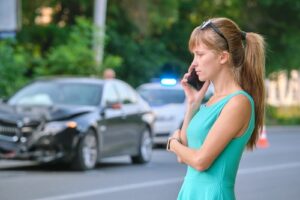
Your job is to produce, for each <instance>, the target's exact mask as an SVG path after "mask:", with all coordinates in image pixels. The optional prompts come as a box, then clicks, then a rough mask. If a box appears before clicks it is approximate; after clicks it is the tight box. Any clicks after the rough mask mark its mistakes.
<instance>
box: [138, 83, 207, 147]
mask: <svg viewBox="0 0 300 200" xmlns="http://www.w3.org/2000/svg"><path fill="white" fill-rule="evenodd" d="M137 91H138V92H139V94H140V95H141V96H142V97H143V98H144V99H145V100H146V101H147V102H148V103H149V104H150V106H151V107H152V109H153V112H154V113H155V118H156V120H155V122H154V129H153V132H154V140H153V142H154V144H166V142H167V140H168V137H169V136H170V134H172V133H173V132H174V131H175V130H176V129H180V128H181V126H182V122H183V118H184V114H185V109H186V100H185V94H184V91H183V88H182V86H181V85H180V84H179V83H177V82H176V80H162V81H161V82H160V83H159V82H158V83H145V84H143V85H141V86H139V87H138V88H137ZM211 95H212V89H211V88H210V89H209V91H208V92H207V94H206V99H208V98H209V97H210V96H211Z"/></svg>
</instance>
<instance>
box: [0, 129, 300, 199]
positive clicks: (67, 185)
mask: <svg viewBox="0 0 300 200" xmlns="http://www.w3.org/2000/svg"><path fill="white" fill-rule="evenodd" d="M267 135H268V140H269V142H270V147H269V148H266V149H257V150H255V151H254V152H245V153H244V156H243V158H242V161H241V164H240V169H239V172H238V177H237V181H236V188H235V189H236V197H237V199H242V200H253V199H255V200H267V199H272V200H281V199H289V200H294V199H295V200H296V199H300V190H299V188H300V187H299V186H300V156H299V155H300V127H288V128H285V127H267ZM185 170H186V168H185V166H184V165H181V164H178V163H177V162H176V159H175V157H174V156H173V155H172V154H170V153H168V152H166V151H165V150H164V149H162V148H161V149H155V150H154V155H153V159H152V161H151V163H149V164H147V165H131V163H130V162H129V159H128V158H127V157H118V158H113V159H106V160H104V161H103V162H102V163H100V164H99V165H98V166H97V168H96V169H94V170H91V171H88V172H74V171H69V170H67V169H65V168H64V167H59V166H39V165H36V164H35V163H32V162H16V161H0V180H1V181H0V200H65V199H76V200H77V199H78V200H96V199H97V200H98V199H101V200H114V199H123V200H131V199H134V200H136V199H143V200H157V199H163V200H169V199H170V200H173V199H176V196H177V193H178V191H179V189H180V186H181V183H182V180H183V177H184V175H185Z"/></svg>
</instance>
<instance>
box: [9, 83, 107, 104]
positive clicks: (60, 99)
mask: <svg viewBox="0 0 300 200" xmlns="http://www.w3.org/2000/svg"><path fill="white" fill-rule="evenodd" d="M101 93H102V86H101V85H98V84H85V83H73V82H72V83H58V82H53V81H41V82H34V83H32V84H30V85H28V86H26V87H24V88H22V89H21V90H19V91H18V92H17V93H16V94H15V95H14V96H12V98H10V99H9V101H8V103H9V104H10V105H47V106H48V105H56V104H64V105H89V106H96V105H98V104H99V102H100V99H101Z"/></svg>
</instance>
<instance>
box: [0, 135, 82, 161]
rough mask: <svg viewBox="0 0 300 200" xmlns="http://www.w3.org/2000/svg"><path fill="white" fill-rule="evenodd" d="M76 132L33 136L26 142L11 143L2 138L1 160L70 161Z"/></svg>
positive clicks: (0, 147) (0, 140)
mask: <svg viewBox="0 0 300 200" xmlns="http://www.w3.org/2000/svg"><path fill="white" fill-rule="evenodd" d="M76 135H78V134H77V133H76V131H75V130H68V131H64V132H62V133H59V134H56V135H43V134H40V135H32V137H30V138H28V140H27V141H26V142H24V141H22V140H20V139H18V140H17V141H9V140H4V139H1V137H0V159H12V160H34V161H38V162H51V161H55V160H59V159H70V157H72V156H73V155H72V152H73V151H72V149H73V148H74V146H75V142H77V139H76Z"/></svg>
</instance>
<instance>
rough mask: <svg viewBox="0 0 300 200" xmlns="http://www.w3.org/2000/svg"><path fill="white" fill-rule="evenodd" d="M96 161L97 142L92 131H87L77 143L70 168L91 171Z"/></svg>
mask: <svg viewBox="0 0 300 200" xmlns="http://www.w3.org/2000/svg"><path fill="white" fill-rule="evenodd" d="M97 160H98V142H97V137H96V134H95V132H94V131H92V130H89V131H88V132H87V133H86V134H85V135H84V136H83V137H82V138H81V140H80V141H79V144H78V145H77V149H76V155H75V158H74V160H73V162H72V168H73V169H75V170H80V171H84V170H89V169H93V168H94V167H95V166H96V164H97Z"/></svg>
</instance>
